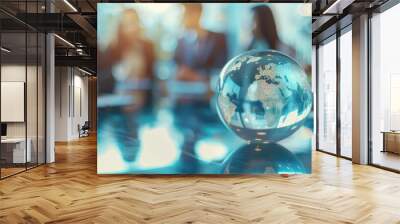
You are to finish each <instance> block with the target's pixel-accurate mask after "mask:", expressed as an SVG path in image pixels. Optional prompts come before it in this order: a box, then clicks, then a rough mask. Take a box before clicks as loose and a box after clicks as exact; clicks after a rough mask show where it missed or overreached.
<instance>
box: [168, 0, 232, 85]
mask: <svg viewBox="0 0 400 224" xmlns="http://www.w3.org/2000/svg"><path fill="white" fill-rule="evenodd" d="M184 9H185V11H184V15H183V25H184V33H183V35H182V37H181V38H180V39H179V40H178V46H177V48H176V51H175V61H176V63H177V65H178V71H177V76H176V78H177V79H178V80H182V81H209V79H210V76H211V75H212V73H213V70H215V69H220V68H222V67H223V66H224V64H225V62H226V60H227V43H226V37H225V34H223V33H215V32H211V31H208V30H206V29H204V28H203V27H202V26H201V24H200V19H201V16H202V12H203V8H202V5H201V4H200V3H191V4H184Z"/></svg>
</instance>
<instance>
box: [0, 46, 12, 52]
mask: <svg viewBox="0 0 400 224" xmlns="http://www.w3.org/2000/svg"><path fill="white" fill-rule="evenodd" d="M0 49H1V50H2V51H4V52H6V53H10V52H11V50H9V49H7V48H5V47H1V48H0Z"/></svg>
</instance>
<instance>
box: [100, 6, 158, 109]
mask: <svg viewBox="0 0 400 224" xmlns="http://www.w3.org/2000/svg"><path fill="white" fill-rule="evenodd" d="M98 57H99V61H101V62H102V63H101V64H99V68H100V74H101V75H102V81H101V82H100V86H99V87H100V93H102V94H104V93H108V94H112V93H118V94H131V95H133V96H134V101H135V103H134V104H135V107H141V106H143V105H144V104H151V99H152V94H151V90H152V83H153V79H154V61H155V53H154V47H153V43H152V42H151V41H150V40H148V39H147V38H146V37H145V36H144V35H143V32H142V29H141V27H140V20H139V16H138V14H137V12H136V11H135V10H134V9H125V10H124V11H123V12H122V16H121V21H120V23H119V26H118V29H117V34H116V36H115V38H114V40H113V41H112V42H111V43H110V45H109V46H108V47H107V49H106V50H105V51H103V52H99V56H98Z"/></svg>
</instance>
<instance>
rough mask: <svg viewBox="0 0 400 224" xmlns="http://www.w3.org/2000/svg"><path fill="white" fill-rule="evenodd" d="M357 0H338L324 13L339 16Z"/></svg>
mask: <svg viewBox="0 0 400 224" xmlns="http://www.w3.org/2000/svg"><path fill="white" fill-rule="evenodd" d="M353 2H355V0H336V1H335V2H333V3H332V4H331V5H330V6H329V7H328V8H327V9H325V10H324V12H323V13H322V14H323V15H329V14H331V15H339V14H342V13H343V10H344V9H345V8H347V7H348V6H350V5H351V4H352V3H353Z"/></svg>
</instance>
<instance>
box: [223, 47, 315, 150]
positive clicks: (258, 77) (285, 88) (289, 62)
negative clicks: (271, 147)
mask: <svg viewBox="0 0 400 224" xmlns="http://www.w3.org/2000/svg"><path fill="white" fill-rule="evenodd" d="M311 109H312V91H311V87H310V84H309V81H308V79H307V75H306V74H305V72H304V70H303V69H302V68H301V67H300V65H299V64H298V63H297V62H296V61H295V60H293V59H292V58H290V57H289V56H287V55H285V54H283V53H281V52H278V51H248V52H245V53H243V54H240V55H239V56H237V57H235V58H233V59H231V60H230V61H229V62H228V63H227V64H226V65H225V67H224V68H223V69H222V71H221V73H220V76H219V81H218V87H217V110H218V114H219V117H220V118H221V120H222V121H223V123H224V124H225V125H226V126H227V127H228V128H229V129H231V130H232V131H233V132H234V133H236V134H237V135H238V136H239V137H241V138H243V139H245V140H247V141H250V142H264V143H266V142H276V141H279V140H281V139H284V138H286V137H288V136H290V135H291V134H293V133H294V132H295V131H296V130H297V129H298V128H300V127H301V126H302V124H303V123H304V121H305V120H306V119H305V118H306V117H307V116H308V114H309V113H310V111H311Z"/></svg>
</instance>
